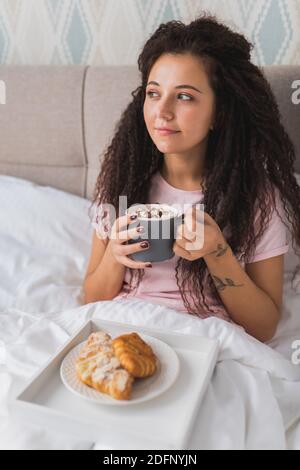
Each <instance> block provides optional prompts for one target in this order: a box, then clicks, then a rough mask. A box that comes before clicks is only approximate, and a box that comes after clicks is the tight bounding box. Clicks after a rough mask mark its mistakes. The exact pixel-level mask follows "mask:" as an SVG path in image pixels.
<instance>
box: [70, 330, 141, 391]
mask: <svg viewBox="0 0 300 470" xmlns="http://www.w3.org/2000/svg"><path fill="white" fill-rule="evenodd" d="M76 370H77V375H78V377H79V379H80V380H81V381H82V382H84V383H85V384H86V385H89V386H90V387H93V388H95V389H96V390H98V391H100V392H102V393H107V394H108V395H111V396H112V397H113V398H116V399H118V400H127V399H129V397H130V393H131V388H132V383H133V380H134V379H133V377H132V376H131V375H130V374H129V373H128V372H127V371H126V370H125V369H123V368H122V366H121V363H120V361H119V359H118V358H117V357H116V356H115V354H114V350H113V347H112V340H111V337H110V336H109V335H108V334H106V333H104V332H102V331H100V332H97V333H92V334H91V335H90V336H89V338H88V340H87V342H86V344H85V345H84V347H83V348H82V350H81V351H80V354H79V356H78V358H77V360H76Z"/></svg>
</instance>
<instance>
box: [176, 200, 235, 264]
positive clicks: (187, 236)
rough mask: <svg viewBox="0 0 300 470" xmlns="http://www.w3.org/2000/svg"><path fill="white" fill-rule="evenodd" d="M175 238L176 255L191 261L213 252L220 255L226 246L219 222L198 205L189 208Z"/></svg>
mask: <svg viewBox="0 0 300 470" xmlns="http://www.w3.org/2000/svg"><path fill="white" fill-rule="evenodd" d="M201 212H202V214H201ZM175 238H176V239H175V243H174V245H173V251H174V253H175V255H177V256H180V257H181V258H184V259H187V260H189V261H194V260H196V259H198V258H203V257H204V256H207V255H212V254H215V255H216V256H217V255H219V256H220V254H222V250H224V249H225V246H226V241H225V238H224V236H223V233H222V231H221V229H220V227H219V226H218V224H217V223H216V222H215V221H214V219H213V218H212V217H211V216H210V215H208V214H207V213H206V212H204V211H200V209H198V208H196V207H191V208H189V209H188V210H187V212H186V213H185V214H184V223H183V224H181V225H179V227H178V229H177V233H176V236H175Z"/></svg>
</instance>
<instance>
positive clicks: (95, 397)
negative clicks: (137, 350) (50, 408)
mask: <svg viewBox="0 0 300 470" xmlns="http://www.w3.org/2000/svg"><path fill="white" fill-rule="evenodd" d="M140 336H141V338H143V340H144V341H146V342H147V343H148V344H149V345H150V346H151V348H152V350H153V352H154V354H155V355H156V356H157V358H158V361H159V364H158V368H157V371H156V372H155V374H154V375H153V376H152V377H149V378H147V379H135V381H134V383H133V387H132V394H131V399H130V400H116V399H114V398H112V397H110V396H109V395H106V394H104V393H101V392H98V391H97V390H95V389H93V388H91V387H88V386H87V385H85V384H84V383H82V382H81V381H80V380H79V379H78V378H77V375H76V368H75V361H76V358H77V357H78V355H79V351H80V349H81V348H82V346H83V345H84V344H85V343H86V341H84V342H83V343H80V344H78V345H77V346H76V347H75V348H73V349H72V350H71V351H70V352H69V353H68V354H67V356H66V357H65V358H64V360H63V362H62V364H61V368H60V376H61V379H62V381H63V383H64V385H65V386H66V387H67V388H68V390H70V391H71V392H73V393H74V394H75V395H79V396H80V397H82V398H85V399H86V400H89V401H93V402H96V403H98V404H101V405H118V406H122V405H123V406H124V405H134V404H136V403H142V402H144V401H148V400H151V399H153V398H155V397H157V396H159V395H161V394H162V393H164V392H165V391H166V390H168V389H169V388H170V387H171V385H173V383H174V382H175V380H176V378H177V376H178V373H179V359H178V356H177V354H176V353H175V351H174V349H172V348H171V347H170V346H168V345H167V344H166V343H164V342H163V341H161V340H159V339H157V338H153V337H152V336H147V335H144V334H140Z"/></svg>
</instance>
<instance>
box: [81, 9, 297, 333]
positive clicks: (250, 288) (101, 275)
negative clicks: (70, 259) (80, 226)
mask: <svg viewBox="0 0 300 470" xmlns="http://www.w3.org/2000/svg"><path fill="white" fill-rule="evenodd" d="M252 47H253V46H252V45H251V44H250V43H249V42H248V41H247V40H246V39H245V38H244V37H243V36H242V35H240V34H237V33H235V32H233V31H232V30H230V29H229V28H228V27H226V26H225V25H223V24H221V23H219V22H218V21H217V20H216V19H215V18H214V17H211V16H206V15H203V16H201V17H199V18H197V19H196V20H195V21H193V22H191V23H190V24H189V25H184V24H183V23H181V22H179V21H171V22H168V23H166V24H162V25H160V26H159V28H158V29H157V31H156V32H155V33H154V34H153V35H152V36H151V37H150V39H149V40H148V41H147V42H146V44H145V46H144V48H143V50H142V52H141V54H140V56H139V59H138V66H139V70H140V72H141V86H139V87H138V88H137V89H136V90H135V91H134V92H133V93H132V96H133V99H132V101H131V103H130V104H129V105H128V107H127V108H126V110H125V112H124V113H123V115H122V117H121V119H120V122H119V124H118V128H117V130H116V133H115V135H114V137H113V139H112V142H111V145H110V146H109V147H108V149H107V150H106V153H105V155H104V159H103V162H102V165H101V172H100V174H99V176H98V180H97V184H96V187H95V193H94V198H93V208H94V216H93V224H94V227H95V232H94V236H93V243H92V252H91V257H90V260H89V263H88V268H87V272H86V276H85V281H84V292H85V301H86V302H94V301H98V300H109V299H114V298H124V299H126V298H132V297H137V298H141V299H145V300H148V301H150V302H154V303H155V302H158V303H160V304H163V305H166V306H168V307H170V308H173V309H176V310H179V311H183V312H188V313H191V314H194V315H197V316H199V317H200V318H206V317H208V316H211V315H215V316H218V317H220V318H222V319H225V320H228V321H232V322H235V323H237V324H239V325H241V326H242V327H243V328H244V329H245V330H246V331H247V332H248V333H249V334H251V335H253V336H254V337H256V338H258V339H259V340H261V341H268V340H270V339H271V338H272V336H273V335H274V333H275V331H276V327H277V324H278V321H279V319H280V314H281V305H282V291H283V269H284V253H286V252H287V251H288V244H287V241H286V227H288V225H287V221H286V219H287V220H288V221H289V222H290V223H291V224H292V225H291V226H292V232H293V233H292V235H293V246H294V241H295V242H296V245H299V242H300V188H299V186H298V184H297V181H296V179H295V177H294V162H295V151H294V147H293V144H292V142H291V140H290V139H289V137H288V135H287V133H286V131H285V129H284V128H283V126H282V123H281V122H280V116H279V111H278V107H277V104H276V101H275V98H274V95H273V93H272V91H271V88H270V85H269V83H268V82H267V80H266V79H265V77H264V75H263V73H262V71H261V70H260V69H259V68H258V67H256V66H255V65H254V64H252V63H251V61H250V52H251V48H252ZM162 129H169V130H171V131H172V132H167V131H163V130H162ZM121 195H126V196H127V198H128V207H130V206H131V205H132V204H135V203H155V202H159V203H167V204H178V203H181V204H191V205H192V204H194V203H196V202H201V203H202V204H204V207H205V214H204V215H205V219H204V245H203V247H202V249H201V250H199V249H195V250H191V249H189V250H188V249H187V246H189V248H190V246H191V242H192V241H193V234H192V233H190V232H189V231H187V230H185V229H184V226H180V227H179V228H178V233H179V234H181V236H178V238H177V239H176V240H175V243H174V247H173V249H174V253H175V256H174V257H173V258H171V259H170V260H167V261H164V262H161V263H154V264H153V266H151V264H150V263H141V262H136V261H133V260H132V259H131V258H130V256H129V255H130V254H132V253H134V252H137V251H139V250H145V249H146V250H147V245H144V244H142V245H141V244H140V243H134V244H130V245H129V244H127V243H126V240H129V239H131V238H134V237H136V236H137V235H138V233H137V230H136V229H130V227H129V229H128V230H127V231H126V239H124V237H119V236H118V234H120V231H121V230H122V229H123V230H124V228H125V230H126V228H127V225H128V224H130V222H131V220H130V218H129V216H127V215H125V216H124V215H122V216H120V213H119V207H118V202H119V196H121ZM104 204H111V205H112V206H113V207H114V208H116V213H117V219H116V220H115V221H114V222H113V221H112V220H111V218H110V217H109V213H108V211H107V210H103V205H104ZM190 215H191V214H190ZM285 215H286V218H285ZM196 216H197V214H196V212H195V211H193V212H192V219H193V221H194V224H195V225H194V227H196V231H197V229H199V225H197V224H199V222H197V217H196ZM112 233H114V234H115V235H116V236H114V237H112V236H111V234H112ZM196 233H197V232H196ZM294 248H295V246H294Z"/></svg>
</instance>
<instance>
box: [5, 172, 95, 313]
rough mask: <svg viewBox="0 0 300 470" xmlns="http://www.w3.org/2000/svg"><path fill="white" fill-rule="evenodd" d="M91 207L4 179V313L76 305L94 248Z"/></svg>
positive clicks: (24, 182)
mask: <svg viewBox="0 0 300 470" xmlns="http://www.w3.org/2000/svg"><path fill="white" fill-rule="evenodd" d="M90 204H91V203H90V201H88V200H87V199H84V198H80V197H78V196H75V195H72V194H69V193H66V192H64V191H59V190H57V189H54V188H51V187H46V186H38V185H36V184H34V183H32V182H29V181H27V180H23V179H20V178H15V177H11V176H0V253H1V264H0V309H4V308H7V307H15V308H19V309H20V310H24V311H26V312H54V311H56V312H57V311H61V310H65V309H67V308H73V307H74V306H76V305H78V295H79V294H80V291H81V285H82V280H83V277H84V273H85V268H86V263H87V260H88V258H89V254H90V253H89V252H90V247H91V239H92V238H91V237H92V228H91V224H90V219H89V217H88V208H89V206H90Z"/></svg>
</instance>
